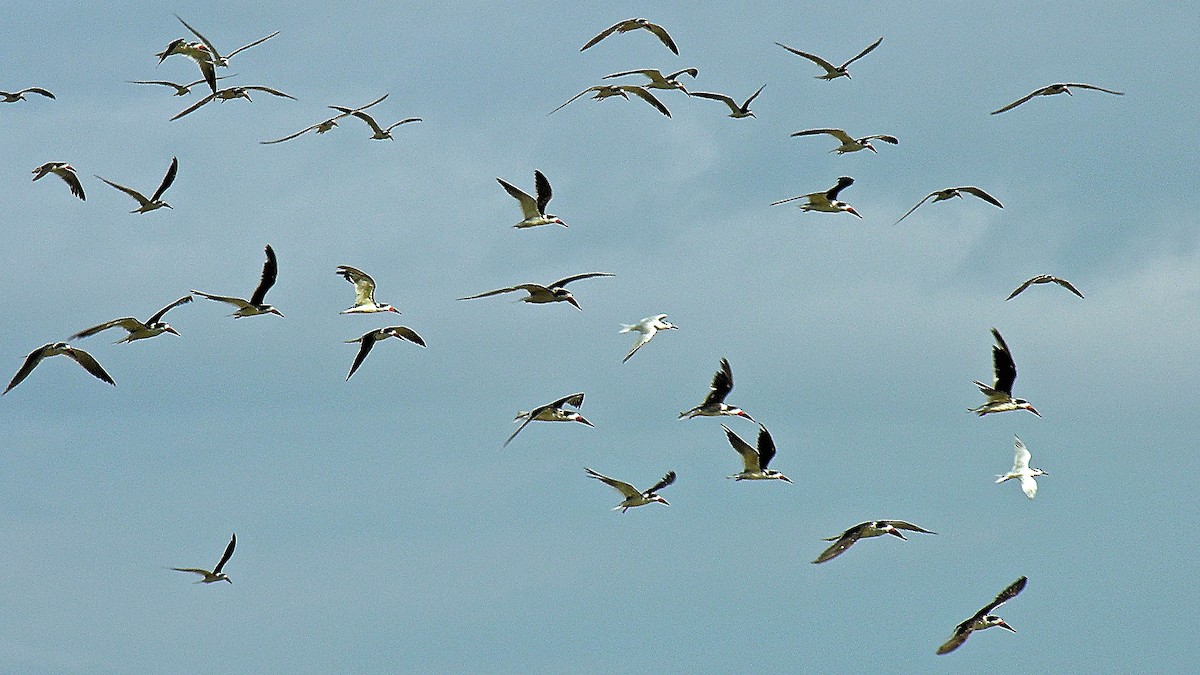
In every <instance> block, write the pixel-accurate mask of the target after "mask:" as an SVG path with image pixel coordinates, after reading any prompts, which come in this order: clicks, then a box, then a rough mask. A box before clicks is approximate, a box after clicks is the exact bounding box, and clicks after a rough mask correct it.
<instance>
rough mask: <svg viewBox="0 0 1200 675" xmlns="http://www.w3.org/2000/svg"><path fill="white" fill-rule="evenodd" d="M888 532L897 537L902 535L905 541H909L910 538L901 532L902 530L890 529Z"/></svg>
mask: <svg viewBox="0 0 1200 675" xmlns="http://www.w3.org/2000/svg"><path fill="white" fill-rule="evenodd" d="M888 534H891V535H895V536H897V537H900V538H901V539H904V540H905V541H908V539H907V538H906V537H905V536H904V535H903V534H900V530H888Z"/></svg>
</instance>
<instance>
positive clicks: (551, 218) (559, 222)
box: [546, 213, 567, 227]
mask: <svg viewBox="0 0 1200 675" xmlns="http://www.w3.org/2000/svg"><path fill="white" fill-rule="evenodd" d="M546 219H547V220H549V221H550V222H551V223H554V224H556V225H562V226H563V227H566V226H567V224H566V223H564V222H563V219H562V218H559V217H558V216H556V215H554V214H552V213H547V214H546Z"/></svg>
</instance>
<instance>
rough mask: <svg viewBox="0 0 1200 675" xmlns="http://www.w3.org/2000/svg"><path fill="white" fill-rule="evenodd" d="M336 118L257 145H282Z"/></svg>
mask: <svg viewBox="0 0 1200 675" xmlns="http://www.w3.org/2000/svg"><path fill="white" fill-rule="evenodd" d="M345 116H346V115H338V117H345ZM338 117H332V118H330V119H327V120H324V121H321V122H317V123H316V124H314V125H312V126H310V127H304V128H303V129H301V130H300V131H297V132H296V133H294V134H290V135H288V136H284V137H283V138H276V139H275V140H273V141H259V143H260V144H262V145H271V144H272V143H282V142H284V141H290V140H292V139H293V138H295V137H297V136H299V135H301V134H305V133H308V132H309V131H312V130H313V129H316V128H317V127H319V126H321V125H322V124H328V123H329V122H332V121H333V120H336V119H337V118H338Z"/></svg>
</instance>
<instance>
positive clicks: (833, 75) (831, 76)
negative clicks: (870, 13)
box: [775, 37, 883, 81]
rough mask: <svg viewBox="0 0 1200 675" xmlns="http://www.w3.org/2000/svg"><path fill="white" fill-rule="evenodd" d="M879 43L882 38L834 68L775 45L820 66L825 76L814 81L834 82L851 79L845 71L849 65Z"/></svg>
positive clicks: (806, 54)
mask: <svg viewBox="0 0 1200 675" xmlns="http://www.w3.org/2000/svg"><path fill="white" fill-rule="evenodd" d="M880 42H883V38H882V37H881V38H879V39H878V40H876V41H874V42H872V43H871V44H870V45H868V46H867V48H866V49H864V50H862V51H861V52H859V53H858V55H857V56H855V57H854V58H852V59H850V60H849V61H847V62H845V63H843V64H842V65H840V66H835V65H833V64H832V63H830V62H828V61H826V60H825V59H823V58H821V57H819V56H817V55H816V54H809V53H808V52H802V51H800V50H799V49H793V48H792V47H789V46H787V45H785V44H783V43H782V42H776V43H775V44H777V45H779V46H780V47H783V48H784V49H786V50H788V51H789V52H791V53H793V54H795V55H797V56H803V57H804V58H806V59H808V60H809V61H812V62H813V63H815V64H817V65H818V66H820V67H821V68H822V69H824V70H825V74H824V75H816V76H815V77H816V79H818V80H826V81H828V80H836V79H837V78H839V77H844V78H846V79H851V78H850V71H849V70H846V69H847V68H849V67H850V64H851V63H854V62H855V61H857V60H859V59H861V58H862V57H864V56H866V55H867V54H870V53H871V51H872V50H873V49H875V48H876V47H878V46H879V43H880Z"/></svg>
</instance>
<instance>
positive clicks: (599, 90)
mask: <svg viewBox="0 0 1200 675" xmlns="http://www.w3.org/2000/svg"><path fill="white" fill-rule="evenodd" d="M589 92H596V95H595V96H593V97H592V98H593V99H596V100H599V99H603V98H609V97H612V96H620V97H621V98H623V99H625V100H626V101H628V100H629V94H633V95H634V96H637V97H638V98H640V99H642V100H643V101H645V102H646V103H649V104H650V105H652V106H654V108H655V109H656V110H658V112H660V113H662V114H664V115H666V116H667V117H670V116H671V111H670V110H667V106H665V105H663V104H662V101H660V100H658V99H657V98H655V97H654V94H651V93H650V91H649V90H648V89H646V88H645V87H641V86H638V85H635V84H597V85H595V86H593V87H588V88H587V89H584V90H583V91H581V92H579V93H578V94H575V95H574V96H572V97H571V98H569V99H567V102H566V103H563V104H562V105H560V106H558V107H557V108H555V109H554V110H551V111H550V112H548V113H546V114H547V115H553V114H554V113H556V112H558V111H559V110H562V109H563V108H565V107H567V103H570V102H571V101H574V100H575V99H577V98H579V97H580V96H583V95H584V94H587V93H589Z"/></svg>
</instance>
